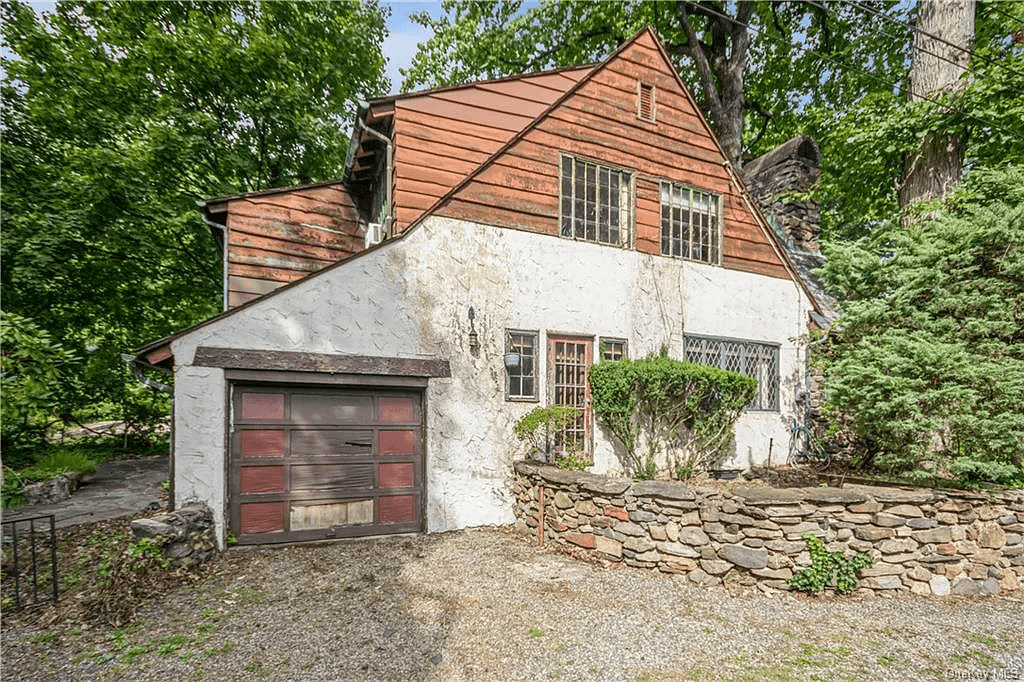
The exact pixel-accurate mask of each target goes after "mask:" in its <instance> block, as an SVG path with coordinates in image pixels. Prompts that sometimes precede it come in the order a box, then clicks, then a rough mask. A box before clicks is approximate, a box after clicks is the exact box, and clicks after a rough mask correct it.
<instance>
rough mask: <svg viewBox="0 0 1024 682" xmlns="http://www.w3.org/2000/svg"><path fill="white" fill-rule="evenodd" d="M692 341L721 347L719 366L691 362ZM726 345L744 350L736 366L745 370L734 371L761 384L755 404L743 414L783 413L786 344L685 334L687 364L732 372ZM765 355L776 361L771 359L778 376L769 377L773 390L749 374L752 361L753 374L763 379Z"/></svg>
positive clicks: (775, 373) (745, 408)
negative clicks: (690, 342)
mask: <svg viewBox="0 0 1024 682" xmlns="http://www.w3.org/2000/svg"><path fill="white" fill-rule="evenodd" d="M690 340H693V341H701V342H705V343H707V342H711V343H714V344H717V345H718V349H717V351H716V352H717V355H718V362H717V363H716V364H714V365H711V364H709V363H707V362H703V361H701V360H691V359H690V355H689V352H688V345H687V342H688V341H690ZM724 344H736V345H739V346H740V349H739V357H738V358H737V360H736V364H738V365H739V366H740V367H742V368H743V369H732V370H731V371H734V372H739V373H740V374H744V375H746V376H748V377H751V378H752V379H754V380H756V381H757V382H758V383H757V393H756V395H755V396H754V400H753V401H751V403H750V404H748V405H747V406H746V407H744V408H743V410H744V411H745V412H781V411H782V395H781V393H782V373H781V349H782V344H779V343H773V342H770V341H753V340H750V339H737V338H733V337H727V336H706V335H703V334H683V359H684V360H685V361H687V362H693V363H695V364H700V365H706V366H709V367H717V368H718V369H725V370H729V369H730V368H728V367H724V366H723V365H724V364H725V362H724V357H725V353H726V348H725V347H724ZM755 349H756V352H753V353H751V350H755ZM765 352H769V353H771V354H772V357H771V358H770V361H771V362H772V364H773V365H774V367H773V368H772V369H774V374H773V375H772V376H771V377H769V378H770V379H771V381H772V383H773V384H774V385H773V386H769V388H768V389H767V390H764V389H763V387H762V382H761V380H760V377H759V376H755V375H754V374H751V373H749V372H747V371H745V370H746V369H747V368H748V366H749V365H748V361H749V360H751V359H753V360H754V361H755V364H754V365H753V371H754V372H756V374H757V375H760V374H761V371H760V369H761V368H762V367H763V366H764V365H763V364H762V361H763V360H764V359H765V356H764V353H765ZM768 392H770V393H771V395H768V396H767V398H768V400H765V397H766V395H765V394H766V393H768ZM765 403H767V406H765Z"/></svg>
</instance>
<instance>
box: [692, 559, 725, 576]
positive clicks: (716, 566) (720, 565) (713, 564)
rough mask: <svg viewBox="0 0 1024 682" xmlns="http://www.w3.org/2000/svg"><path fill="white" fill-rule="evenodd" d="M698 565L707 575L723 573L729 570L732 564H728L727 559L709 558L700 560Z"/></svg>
mask: <svg viewBox="0 0 1024 682" xmlns="http://www.w3.org/2000/svg"><path fill="white" fill-rule="evenodd" d="M700 567H701V568H703V569H704V570H705V571H706V572H707V573H708V574H709V575H723V574H725V573H728V572H729V570H730V569H731V568H732V564H730V563H729V562H728V561H721V560H719V559H711V560H704V561H701V562H700Z"/></svg>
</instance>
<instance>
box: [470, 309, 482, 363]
mask: <svg viewBox="0 0 1024 682" xmlns="http://www.w3.org/2000/svg"><path fill="white" fill-rule="evenodd" d="M474 317H476V311H475V310H473V306H469V350H471V351H473V352H476V351H478V350H479V349H480V336H479V335H478V334H477V333H476V327H475V326H474V325H473V318H474Z"/></svg>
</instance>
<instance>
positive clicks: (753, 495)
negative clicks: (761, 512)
mask: <svg viewBox="0 0 1024 682" xmlns="http://www.w3.org/2000/svg"><path fill="white" fill-rule="evenodd" d="M801 493H802V490H801V489H799V488H783V489H777V488H745V489H740V490H737V491H736V497H739V498H740V499H742V500H743V501H744V502H745V503H746V504H752V505H756V506H758V507H767V506H769V505H799V504H800V503H801V502H803V499H804V498H803V495H802V494H801ZM769 513H770V512H769Z"/></svg>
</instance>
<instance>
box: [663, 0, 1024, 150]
mask: <svg viewBox="0 0 1024 682" xmlns="http://www.w3.org/2000/svg"><path fill="white" fill-rule="evenodd" d="M683 2H684V3H686V4H687V5H690V6H693V7H697V8H698V9H700V11H701V12H705V13H707V14H713V15H715V16H718V17H721V18H722V19H725V20H726V21H729V22H731V23H734V24H737V25H739V26H742V27H744V28H746V29H748V30H751V31H754V32H755V33H757V34H759V35H760V34H761V33H762V32H763V31H762V30H761V29H759V28H757V27H756V26H753V25H751V24H749V23H746V24H745V23H743V22H741V21H737V20H736V19H735V18H734V17H730V16H729V15H727V14H723V13H722V12H719V11H718V10H716V9H713V8H711V7H707V6H704V5H698V4H697V3H696V2H694V0H683ZM769 37H772V36H770V35H769ZM804 49H805V50H807V51H808V52H810V53H811V54H814V55H817V56H818V57H820V58H822V59H824V60H825V61H828V62H830V63H832V64H833V65H835V66H838V67H842V68H849V69H850V70H852V71H856V72H858V73H860V74H863V75H865V76H867V77H868V78H871V79H873V80H875V81H877V82H879V83H881V84H882V85H884V86H886V87H895V88H896V89H897V91H898V93H899V94H901V95H904V94H909V95H911V96H913V97H918V98H920V99H924V100H927V101H929V102H932V103H933V104H938V105H940V106H948V104H947V103H946V102H942V101H941V100H937V99H934V98H932V97H929V96H928V95H925V94H920V93H916V92H914V91H913V90H912V89H910V88H909V87H908V88H904V87H901V86H900V85H898V84H893V83H889V82H888V81H886V80H885V79H883V78H880V77H879V76H876V75H875V74H873V73H870V72H868V71H864V70H862V69H858V68H856V67H851V66H849V65H843V64H840V63H839V62H837V61H836V60H834V59H832V58H831V57H829V56H828V55H826V54H823V53H821V52H818V51H817V50H815V49H813V48H809V47H808V48H804ZM960 113H961V114H963V115H964V116H966V117H968V118H970V119H973V120H974V121H976V122H977V123H980V124H981V125H983V126H985V127H987V128H994V129H997V130H1001V131H1002V132H1004V133H1006V134H1008V135H1019V134H1020V131H1019V130H1014V131H1010V130H1007V129H1006V128H1003V127H1002V126H1000V125H998V124H996V123H993V122H991V121H986V120H984V119H981V118H978V117H977V116H975V115H974V114H972V113H969V112H966V111H961V112H960Z"/></svg>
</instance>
